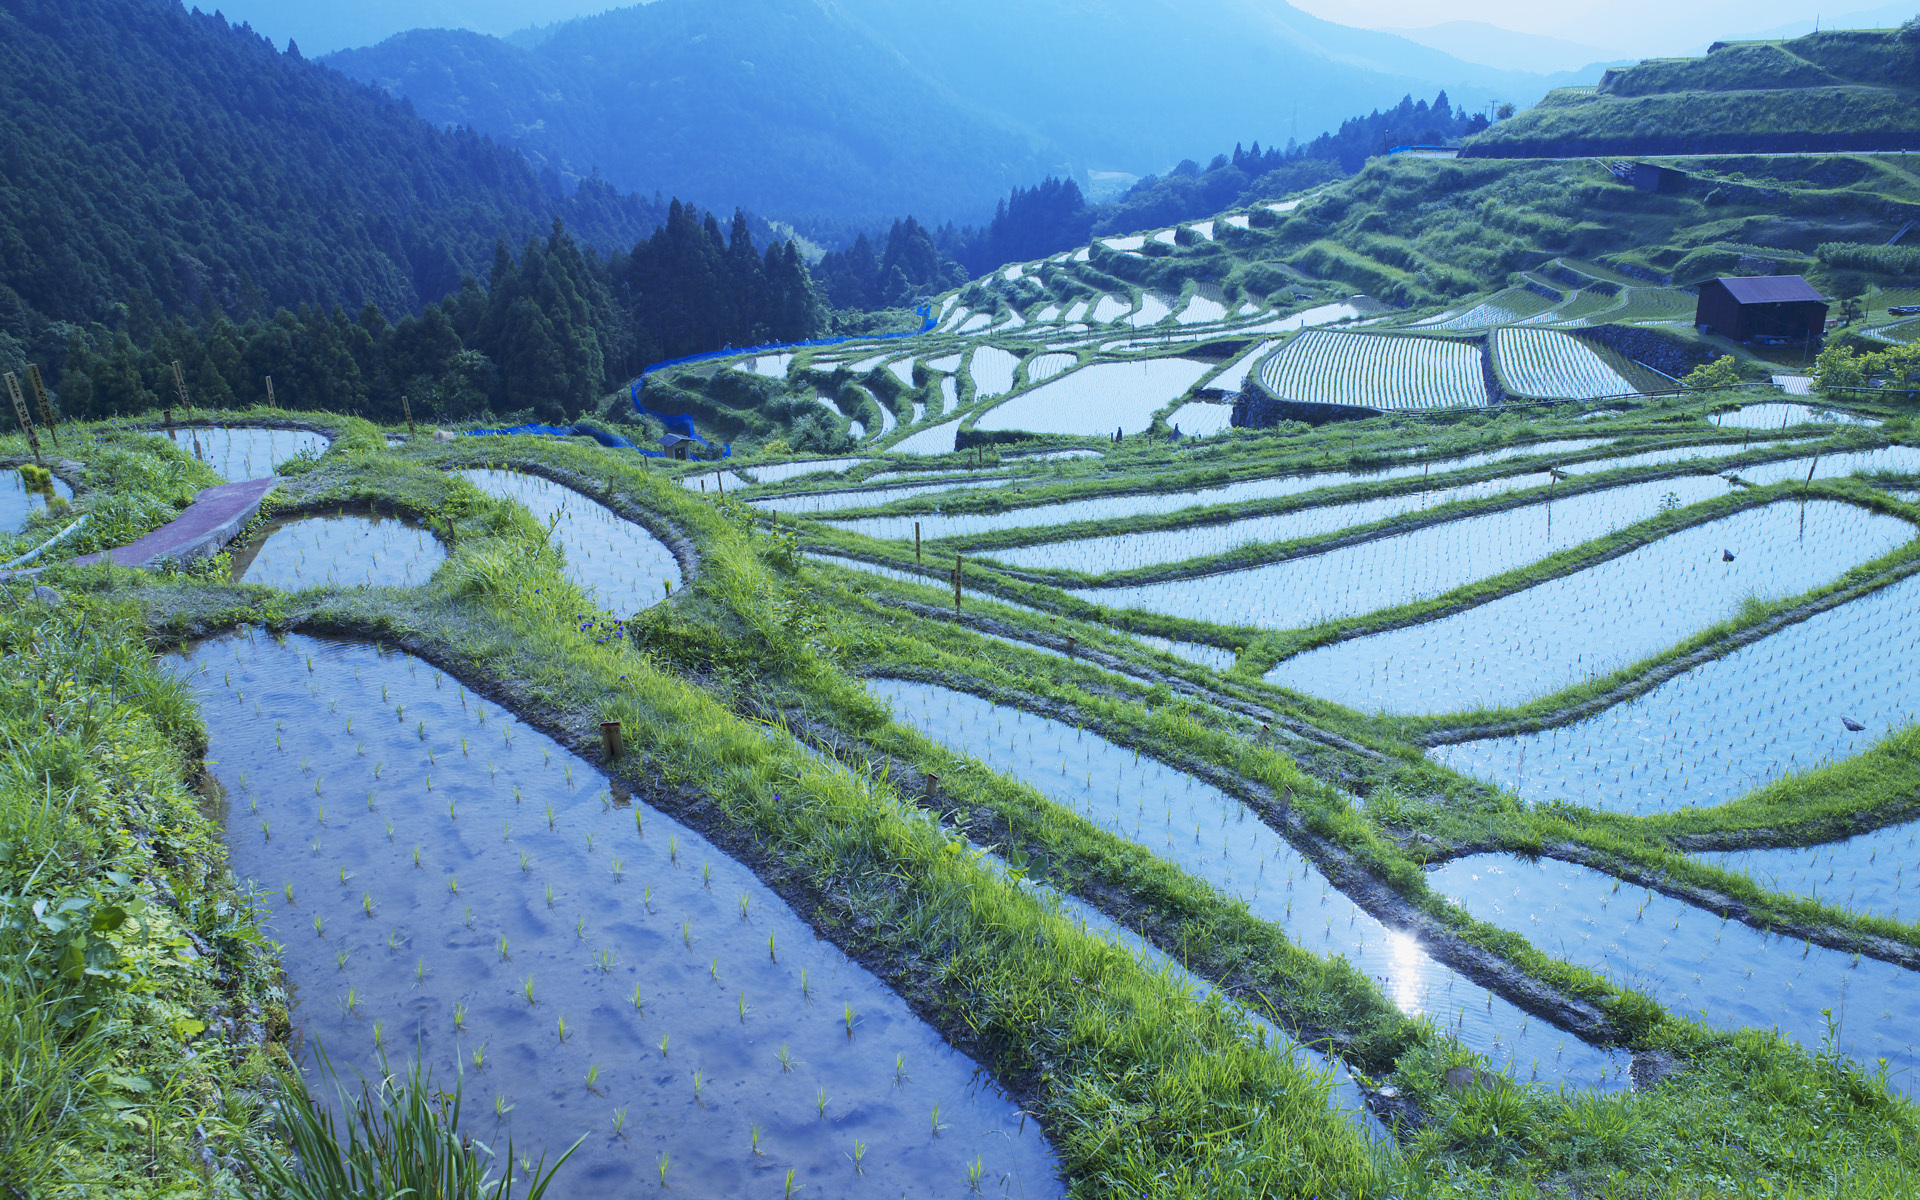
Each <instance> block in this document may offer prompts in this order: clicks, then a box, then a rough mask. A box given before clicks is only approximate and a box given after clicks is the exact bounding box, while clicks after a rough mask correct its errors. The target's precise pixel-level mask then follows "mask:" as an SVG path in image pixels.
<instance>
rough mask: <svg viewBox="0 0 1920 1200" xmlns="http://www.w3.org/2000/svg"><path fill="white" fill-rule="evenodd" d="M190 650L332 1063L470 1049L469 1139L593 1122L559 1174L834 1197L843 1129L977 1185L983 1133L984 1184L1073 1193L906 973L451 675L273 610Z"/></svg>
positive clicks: (449, 1068)
mask: <svg viewBox="0 0 1920 1200" xmlns="http://www.w3.org/2000/svg"><path fill="white" fill-rule="evenodd" d="M184 669H186V670H188V671H190V672H191V677H192V679H193V681H194V682H195V684H196V686H197V688H198V690H199V691H200V693H201V697H202V707H203V713H204V716H205V719H206V722H207V728H208V735H209V747H208V757H209V759H210V760H211V761H212V763H213V764H214V765H213V768H212V769H213V770H214V772H215V773H216V774H217V776H218V778H219V780H220V782H221V784H222V785H223V787H224V789H225V793H226V805H227V835H228V843H229V846H230V850H231V853H232V857H233V865H234V869H235V870H236V872H238V873H239V874H240V875H241V876H242V877H243V878H245V879H247V880H249V881H250V882H252V883H253V884H255V885H257V886H258V887H259V888H260V889H262V892H263V896H264V903H265V907H266V910H267V924H268V928H269V930H270V933H271V935H272V936H273V937H274V938H275V939H276V940H278V941H279V942H280V943H282V945H283V947H284V950H283V953H282V960H283V962H284V964H285V967H286V970H287V974H288V977H289V979H290V980H291V982H292V984H293V988H294V993H295V997H296V1003H295V1004H294V1008H293V1012H294V1020H295V1023H296V1024H297V1025H298V1027H299V1028H300V1030H301V1032H302V1033H303V1035H304V1036H305V1038H306V1039H307V1045H308V1046H309V1047H312V1046H314V1045H315V1044H318V1045H319V1046H322V1047H324V1049H325V1050H326V1052H327V1053H328V1055H329V1056H330V1057H331V1058H332V1059H333V1061H334V1063H335V1064H336V1065H337V1066H340V1067H343V1068H347V1069H351V1070H360V1071H365V1072H371V1071H374V1070H376V1069H377V1064H378V1060H377V1055H376V1046H377V1045H384V1046H386V1047H387V1048H388V1049H389V1051H390V1052H391V1053H392V1054H393V1056H394V1057H395V1058H396V1059H402V1060H403V1059H405V1058H406V1057H407V1056H409V1055H411V1054H412V1053H413V1052H414V1051H415V1049H416V1048H417V1049H418V1051H419V1053H420V1054H421V1055H422V1056H423V1057H424V1058H425V1060H426V1061H427V1062H429V1063H430V1064H432V1065H433V1066H434V1068H435V1071H436V1075H437V1077H438V1078H439V1080H440V1081H441V1082H443V1083H451V1081H452V1079H453V1077H454V1072H455V1071H456V1070H457V1069H464V1072H465V1077H466V1091H467V1103H468V1115H467V1118H466V1119H467V1121H468V1124H467V1127H466V1131H467V1132H468V1133H470V1134H472V1135H473V1136H476V1137H478V1138H480V1139H482V1140H483V1141H486V1142H488V1143H489V1144H494V1145H498V1144H499V1143H500V1142H503V1141H505V1140H506V1138H507V1137H508V1136H511V1137H512V1138H513V1140H514V1148H515V1152H516V1153H520V1154H525V1155H527V1156H528V1157H529V1158H536V1157H538V1156H539V1155H540V1154H541V1153H542V1152H543V1151H545V1152H548V1153H549V1154H554V1153H558V1151H560V1150H562V1149H564V1148H565V1147H566V1146H567V1145H569V1144H570V1143H571V1142H572V1141H573V1140H574V1139H575V1138H576V1137H579V1136H581V1135H583V1134H584V1135H586V1142H585V1144H584V1145H583V1146H582V1147H581V1149H580V1151H579V1153H578V1154H576V1155H575V1156H574V1159H573V1160H572V1161H571V1162H570V1163H569V1164H568V1167H567V1169H566V1171H565V1173H564V1174H563V1176H562V1186H561V1187H560V1188H559V1189H558V1190H557V1191H556V1192H555V1193H551V1194H554V1195H559V1196H570V1197H589V1196H604V1195H609V1194H617V1195H629V1194H633V1193H634V1192H636V1191H637V1190H638V1189H639V1188H640V1187H641V1186H642V1184H643V1183H644V1185H645V1186H647V1187H652V1186H654V1184H655V1180H656V1172H658V1171H661V1170H662V1169H664V1179H665V1182H666V1183H667V1185H668V1186H670V1187H672V1188H673V1189H674V1190H675V1191H676V1192H679V1193H680V1194H687V1195H701V1196H740V1195H779V1194H781V1190H782V1187H783V1182H784V1180H785V1179H786V1172H788V1171H789V1170H791V1171H792V1172H793V1176H792V1179H793V1183H794V1187H795V1190H798V1188H799V1187H801V1186H806V1187H811V1188H812V1189H814V1194H817V1195H832V1194H845V1193H846V1192H847V1191H848V1190H850V1189H852V1188H853V1187H855V1186H856V1175H855V1168H854V1161H853V1160H854V1158H855V1155H856V1153H857V1152H859V1153H861V1154H863V1161H862V1163H861V1165H862V1167H863V1168H864V1169H865V1171H866V1173H867V1177H868V1179H869V1180H870V1181H872V1182H873V1183H877V1184H879V1185H881V1186H882V1187H883V1188H885V1189H886V1190H887V1191H889V1192H897V1193H899V1194H905V1195H941V1194H952V1195H962V1194H965V1191H966V1188H967V1182H966V1181H967V1178H968V1168H969V1166H970V1165H971V1164H973V1163H974V1162H975V1160H976V1159H978V1160H980V1163H981V1169H982V1173H983V1180H984V1182H983V1187H986V1188H987V1189H988V1190H993V1191H999V1192H1004V1193H1005V1194H1009V1195H1014V1196H1035V1195H1039V1196H1046V1195H1058V1194H1060V1190H1061V1189H1060V1187H1059V1185H1058V1183H1057V1182H1056V1179H1055V1172H1056V1163H1055V1161H1054V1159H1053V1156H1052V1154H1051V1151H1050V1149H1049V1148H1048V1146H1047V1145H1046V1143H1045V1141H1044V1139H1043V1137H1042V1135H1041V1133H1040V1130H1039V1128H1038V1127H1037V1125H1036V1124H1035V1123H1034V1122H1033V1121H1032V1120H1030V1119H1023V1115H1022V1114H1021V1113H1020V1112H1019V1110H1018V1109H1017V1108H1016V1106H1015V1105H1014V1104H1013V1103H1012V1102H1011V1101H1010V1100H1008V1099H1007V1098H1006V1097H1005V1096H1004V1095H1003V1094H1001V1093H1000V1092H999V1091H998V1090H997V1089H996V1088H995V1087H994V1086H993V1085H992V1084H991V1083H990V1082H988V1081H987V1080H986V1079H985V1077H984V1076H983V1075H982V1074H981V1073H980V1071H979V1069H978V1067H977V1066H976V1064H974V1063H973V1062H972V1061H970V1060H969V1059H967V1058H965V1057H964V1056H962V1055H960V1054H958V1053H956V1052H955V1051H953V1050H952V1049H951V1048H950V1047H948V1046H947V1045H946V1043H945V1042H944V1041H943V1040H942V1039H941V1038H940V1036H939V1035H938V1034H937V1033H936V1032H935V1031H934V1030H933V1029H931V1028H930V1027H928V1026H927V1025H925V1024H924V1023H922V1022H921V1021H920V1020H919V1019H918V1018H917V1017H915V1016H914V1015H913V1013H912V1012H911V1010H909V1009H908V1007H907V1006H906V1004H905V1003H904V1002H903V1001H902V1000H901V999H900V998H899V997H898V996H896V995H894V994H893V993H892V992H890V991H889V990H888V989H887V988H886V987H885V986H884V985H883V984H881V983H880V981H879V980H877V979H876V978H874V977H873V976H872V975H871V974H869V973H868V972H867V971H865V970H864V969H862V968H861V967H859V966H858V965H857V964H855V963H853V962H850V961H849V960H847V959H846V958H845V957H844V956H843V955H842V954H841V953H840V952H839V951H838V950H837V949H835V948H834V947H833V946H832V945H830V944H829V943H826V942H822V941H819V940H816V938H815V936H814V933H813V930H812V928H811V927H810V926H809V925H808V924H807V923H806V922H805V921H804V920H802V919H801V918H800V917H799V916H798V915H797V914H795V913H794V912H793V911H792V910H790V909H789V908H788V907H787V906H786V904H785V903H784V902H782V901H781V899H780V898H779V897H778V896H777V895H775V894H774V893H773V892H772V891H770V890H769V889H768V888H767V887H765V886H764V885H763V884H761V883H760V881H759V880H758V879H757V878H756V877H755V876H754V875H753V874H752V872H750V871H749V870H747V869H746V868H745V867H744V866H742V865H740V864H738V863H736V862H735V861H733V860H732V859H730V858H728V857H727V856H726V855H725V854H724V853H722V852H721V851H719V850H718V849H716V848H715V847H714V846H712V845H711V844H710V843H709V842H708V841H707V840H706V839H705V838H703V837H701V836H700V835H699V834H697V833H695V832H694V831H693V830H691V829H689V828H687V827H686V826H684V825H681V824H679V823H678V822H675V821H673V820H672V819H670V818H668V817H667V816H665V815H664V814H662V813H659V812H657V811H655V810H653V809H652V808H650V807H648V806H647V805H645V804H644V803H641V802H638V801H634V800H630V799H628V798H627V797H626V796H625V794H624V793H620V794H618V795H616V794H615V793H614V792H613V791H611V790H610V788H609V784H608V781H607V780H606V779H605V778H604V777H602V776H600V775H599V774H598V773H596V772H595V771H594V769H593V768H592V766H590V765H589V764H588V763H586V762H584V761H582V760H580V759H578V758H576V757H574V756H573V755H571V754H569V753H568V752H567V751H566V750H565V749H563V748H562V747H560V746H559V745H557V744H556V743H554V742H553V741H551V740H550V739H548V738H547V737H545V736H544V735H542V734H541V733H539V732H538V731H536V730H534V729H532V728H530V727H528V726H526V725H524V724H522V723H521V722H519V721H518V720H516V719H515V718H514V717H513V716H512V715H511V714H509V713H507V712H505V711H503V710H502V709H500V708H499V707H498V706H497V705H494V704H492V703H490V702H488V701H485V700H482V699H481V698H480V697H478V696H477V695H475V694H473V693H472V692H469V691H466V690H465V689H464V688H463V687H462V686H461V684H460V683H459V681H457V680H456V679H454V678H453V677H451V676H448V675H444V674H442V673H440V672H438V671H436V670H435V669H434V668H433V667H432V666H431V665H429V664H427V663H425V662H421V661H419V660H417V659H414V658H411V657H409V656H407V655H404V654H400V653H397V652H389V653H382V652H380V651H379V650H377V649H375V648H374V647H371V646H367V645H360V644H343V643H339V642H333V641H327V640H322V639H317V638H309V637H302V636H292V637H288V638H286V639H285V640H284V641H275V640H274V639H272V638H270V637H268V636H266V635H264V634H262V635H257V636H232V637H226V638H221V639H218V640H215V641H211V642H207V643H204V644H202V645H200V646H199V647H197V648H196V649H195V650H194V651H193V652H192V653H191V655H190V657H189V658H188V659H187V660H186V662H185V664H184ZM849 1023H851V1032H849V1028H848V1025H849ZM936 1104H937V1105H938V1106H939V1109H938V1113H937V1116H936V1115H935V1110H934V1105H936ZM936 1120H937V1121H938V1122H939V1124H941V1125H943V1126H944V1127H945V1128H944V1129H942V1130H941V1131H939V1132H938V1134H937V1135H936V1133H935V1131H934V1123H935V1121H936ZM857 1147H864V1148H865V1149H864V1151H857ZM756 1150H757V1152H756ZM663 1163H664V1164H665V1166H664V1168H663V1167H662V1164H663Z"/></svg>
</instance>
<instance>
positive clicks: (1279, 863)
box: [868, 679, 1625, 1087]
mask: <svg viewBox="0 0 1920 1200" xmlns="http://www.w3.org/2000/svg"><path fill="white" fill-rule="evenodd" d="M868 690H869V691H871V692H872V693H873V694H874V695H875V696H878V697H880V698H881V699H883V700H885V701H887V702H888V704H890V705H891V706H892V708H893V711H894V716H895V719H896V720H898V721H901V722H903V723H905V724H907V725H910V726H911V727H913V728H914V729H916V730H918V731H919V732H921V733H922V734H924V735H925V736H926V737H928V738H929V739H931V740H932V741H935V742H937V743H940V744H942V745H945V746H947V747H948V748H950V749H951V750H953V751H954V752H955V753H958V754H964V755H966V756H968V757H970V758H974V759H977V760H978V761H980V762H982V763H984V764H986V765H987V766H989V767H991V768H992V769H994V770H996V771H999V772H1001V773H1002V774H1005V775H1007V776H1009V777H1011V778H1014V779H1018V780H1020V781H1022V782H1024V783H1027V784H1030V785H1031V786H1033V787H1034V788H1035V789H1036V790H1038V791H1039V792H1040V794H1041V795H1043V796H1045V797H1046V798H1047V799H1048V800H1051V801H1052V802H1053V803H1055V804H1057V805H1059V806H1060V807H1061V808H1063V809H1066V810H1067V811H1069V812H1072V813H1075V814H1077V815H1079V816H1080V817H1082V818H1084V819H1085V820H1087V821H1088V822H1090V823H1092V824H1093V825H1095V826H1097V827H1099V828H1101V829H1104V830H1106V831H1108V832H1110V833H1112V834H1113V835H1114V836H1116V837H1119V838H1122V839H1124V840H1126V841H1130V842H1133V843H1135V844H1137V845H1140V846H1142V847H1145V848H1146V849H1147V850H1149V851H1151V852H1152V853H1154V854H1156V855H1158V856H1159V857H1161V858H1163V859H1165V860H1167V861H1168V862H1171V863H1173V864H1174V865H1176V866H1178V867H1180V868H1181V869H1182V870H1185V871H1187V872H1188V873H1189V874H1192V875H1194V876H1195V877H1196V878H1199V879H1201V880H1204V881H1205V882H1207V883H1209V884H1211V885H1212V886H1214V887H1215V888H1218V889H1220V890H1221V891H1222V892H1224V893H1226V894H1227V895H1230V896H1234V897H1237V898H1240V899H1243V900H1245V901H1246V902H1247V905H1248V907H1249V908H1250V909H1252V911H1253V912H1254V914H1255V915H1256V916H1259V917H1260V918H1262V919H1264V920H1267V921H1271V922H1273V923H1274V924H1276V925H1279V926H1280V927H1281V928H1282V929H1284V930H1285V931H1286V933H1287V936H1288V938H1289V939H1291V940H1292V941H1293V942H1294V943H1295V944H1297V945H1299V946H1302V947H1303V948H1305V949H1308V950H1310V951H1312V952H1313V953H1315V954H1320V955H1323V956H1328V955H1333V954H1344V955H1345V956H1346V958H1347V961H1349V962H1350V963H1352V964H1354V966H1355V967H1357V968H1358V969H1359V970H1361V971H1363V972H1365V973H1366V974H1367V975H1369V976H1371V977H1373V978H1374V979H1376V980H1378V981H1380V983H1381V986H1382V988H1383V990H1384V991H1385V992H1386V994H1387V996H1388V997H1389V998H1390V999H1391V1000H1393V1001H1394V1003H1395V1004H1397V1005H1399V1007H1400V1008H1401V1009H1402V1010H1403V1011H1406V1012H1408V1013H1413V1014H1423V1015H1427V1016H1430V1017H1432V1018H1433V1020H1434V1021H1435V1023H1436V1024H1437V1025H1439V1026H1440V1027H1441V1028H1443V1029H1444V1030H1446V1031H1447V1032H1450V1033H1453V1034H1455V1035H1456V1036H1458V1037H1460V1038H1461V1039H1462V1040H1463V1041H1464V1042H1466V1043H1467V1044H1468V1045H1469V1046H1471V1047H1473V1048H1474V1049H1475V1050H1477V1051H1479V1052H1480V1053H1483V1054H1485V1055H1487V1056H1488V1058H1489V1059H1490V1060H1491V1061H1492V1062H1493V1063H1494V1064H1495V1066H1496V1067H1498V1068H1500V1069H1502V1070H1508V1071H1511V1072H1512V1073H1513V1074H1514V1075H1515V1076H1516V1077H1517V1078H1519V1079H1522V1080H1527V1079H1537V1080H1542V1081H1547V1082H1565V1083H1569V1084H1574V1085H1577V1086H1598V1087H1620V1086H1624V1085H1625V1080H1624V1076H1623V1074H1622V1071H1623V1069H1624V1062H1625V1060H1624V1056H1620V1055H1609V1054H1607V1053H1604V1052H1602V1051H1598V1050H1595V1049H1593V1048H1592V1047H1589V1046H1587V1045H1586V1044H1585V1043H1583V1042H1581V1041H1580V1040H1579V1039H1578V1038H1575V1037H1572V1036H1570V1035H1568V1034H1566V1033H1564V1032H1562V1031H1560V1030H1558V1029H1555V1028H1554V1027H1553V1026H1551V1025H1549V1024H1547V1023H1546V1022H1544V1021H1541V1020H1539V1019H1537V1018H1530V1017H1528V1016H1527V1015H1526V1014H1524V1013H1522V1012H1520V1011H1519V1010H1518V1009H1516V1008H1514V1007H1513V1006H1512V1005H1511V1004H1509V1003H1507V1002H1506V1001H1505V1000H1503V999H1502V998H1500V997H1498V996H1495V995H1493V994H1491V993H1489V992H1487V991H1486V990H1485V989H1483V988H1481V987H1478V986H1477V985H1475V984H1472V983H1471V982H1469V981H1467V980H1465V979H1461V978H1458V977H1456V976H1455V974H1454V973H1453V972H1452V971H1450V970H1448V969H1447V968H1446V967H1445V966H1443V965H1441V964H1439V963H1437V962H1435V961H1434V960H1433V959H1432V958H1430V957H1428V956H1427V955H1426V954H1425V953H1423V952H1422V950H1421V949H1420V947H1419V945H1418V943H1417V942H1416V941H1415V940H1414V939H1413V938H1411V937H1409V936H1407V935H1406V934H1403V933H1400V932H1398V931H1395V930H1393V929H1391V928H1389V927H1387V926H1384V925H1382V924H1381V923H1380V922H1379V921H1377V920H1376V919H1375V918H1374V917H1372V916H1371V915H1370V914H1368V913H1367V912H1366V911H1365V910H1363V909H1361V908H1359V907H1358V906H1357V905H1355V904H1354V903H1353V902H1352V901H1350V900H1348V899H1347V897H1346V896H1345V895H1344V894H1343V893H1341V892H1340V891H1339V890H1338V889H1337V888H1334V887H1333V886H1332V885H1331V884H1329V883H1328V882H1327V880H1326V877H1325V876H1324V875H1322V874H1321V873H1320V871H1319V869H1318V868H1316V867H1315V866H1314V865H1313V864H1312V863H1311V862H1310V861H1308V860H1307V859H1306V858H1305V857H1303V856H1302V855H1301V854H1300V853H1299V851H1297V850H1296V849H1294V847H1293V846H1292V845H1291V844H1290V843H1289V842H1288V841H1287V840H1286V839H1285V838H1283V837H1281V836H1280V835H1279V834H1277V833H1275V832H1274V831H1273V830H1272V829H1271V828H1269V827H1267V826H1266V825H1265V824H1263V823H1262V822H1261V821H1260V820H1259V818H1258V817H1256V816H1254V815H1253V814H1252V813H1250V812H1249V811H1248V810H1247V808H1246V806H1245V805H1243V804H1241V803H1240V802H1239V801H1237V800H1234V799H1233V798H1232V797H1230V796H1227V795H1226V794H1224V793H1222V792H1220V791H1219V790H1218V789H1216V788H1213V787H1210V786H1208V785H1207V784H1205V783H1202V782H1200V781H1198V780H1195V779H1194V778H1192V777H1191V776H1188V775H1183V774H1181V773H1180V772H1178V771H1174V770H1172V769H1171V768H1169V767H1166V766H1164V765H1162V764H1160V763H1158V762H1155V761H1154V760H1152V759H1150V758H1143V757H1141V756H1138V755H1136V754H1134V753H1133V752H1131V751H1128V750H1124V749H1122V748H1120V747H1118V746H1115V745H1114V744H1112V743H1111V742H1108V741H1105V740H1104V739H1102V738H1100V737H1098V736H1096V735H1094V734H1091V733H1087V732H1084V731H1081V730H1076V729H1074V728H1073V727H1072V726H1069V725H1065V724H1062V723H1061V722H1058V721H1053V720H1049V719H1047V718H1045V717H1040V716H1035V715H1033V714H1031V713H1027V712H1024V711H1022V710H1019V709H1012V708H997V707H995V706H994V705H993V704H991V703H989V702H988V701H985V700H982V699H980V698H978V697H976V696H972V695H969V694H967V693H964V692H956V691H953V690H951V689H947V688H941V687H937V686H934V685H931V684H921V683H911V682H906V681H902V680H886V679H883V680H873V681H870V682H869V684H868Z"/></svg>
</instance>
